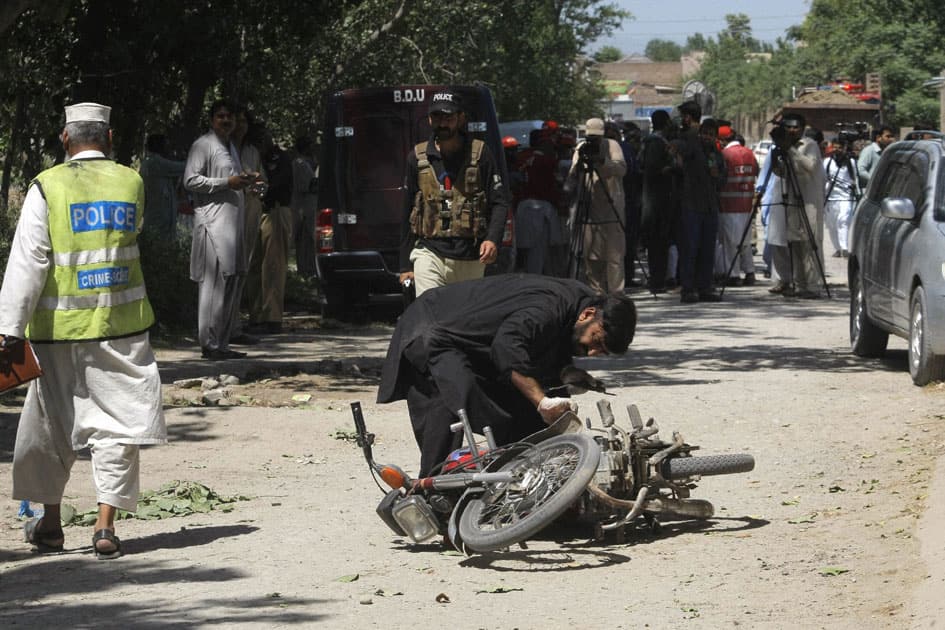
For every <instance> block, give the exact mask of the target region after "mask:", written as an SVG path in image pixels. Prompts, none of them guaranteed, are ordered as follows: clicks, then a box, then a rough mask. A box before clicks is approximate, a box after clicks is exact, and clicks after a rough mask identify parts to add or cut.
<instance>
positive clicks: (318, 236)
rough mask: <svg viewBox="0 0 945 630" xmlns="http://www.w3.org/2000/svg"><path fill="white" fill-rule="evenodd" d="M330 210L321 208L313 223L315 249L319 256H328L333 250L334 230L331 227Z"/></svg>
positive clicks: (331, 211)
mask: <svg viewBox="0 0 945 630" xmlns="http://www.w3.org/2000/svg"><path fill="white" fill-rule="evenodd" d="M334 212H335V211H334V210H332V209H331V208H322V209H321V210H320V211H319V212H318V219H317V220H316V221H315V247H316V249H317V250H318V253H319V254H330V253H331V252H333V251H334V250H335V229H334V228H333V227H332V225H331V218H332V215H333V214H334Z"/></svg>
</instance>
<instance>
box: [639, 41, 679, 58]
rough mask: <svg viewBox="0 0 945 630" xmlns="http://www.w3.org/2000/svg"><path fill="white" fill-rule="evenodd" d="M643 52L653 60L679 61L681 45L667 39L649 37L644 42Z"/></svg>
mask: <svg viewBox="0 0 945 630" xmlns="http://www.w3.org/2000/svg"><path fill="white" fill-rule="evenodd" d="M644 54H646V56H647V57H648V58H650V59H651V60H653V61H679V60H680V58H682V46H680V45H679V44H677V43H676V42H673V41H670V40H668V39H651V40H650V41H648V42H647V43H646V49H645V52H644Z"/></svg>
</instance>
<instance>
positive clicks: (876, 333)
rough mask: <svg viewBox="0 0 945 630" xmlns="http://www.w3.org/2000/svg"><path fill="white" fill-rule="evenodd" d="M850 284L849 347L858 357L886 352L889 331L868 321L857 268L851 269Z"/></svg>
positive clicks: (880, 354)
mask: <svg viewBox="0 0 945 630" xmlns="http://www.w3.org/2000/svg"><path fill="white" fill-rule="evenodd" d="M848 281H849V284H850V348H851V349H852V350H853V354H855V355H857V356H859V357H879V356H882V355H883V353H884V352H886V345H887V344H888V343H889V333H887V332H886V331H884V330H881V329H880V328H879V327H878V326H876V324H874V323H873V322H871V321H870V318H869V316H867V314H866V298H865V296H864V295H863V281H862V278H860V272H859V270H857V269H851V270H850V274H849V278H848Z"/></svg>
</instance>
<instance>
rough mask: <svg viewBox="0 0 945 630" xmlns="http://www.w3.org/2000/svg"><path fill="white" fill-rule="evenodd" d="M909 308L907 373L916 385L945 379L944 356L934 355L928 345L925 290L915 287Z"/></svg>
mask: <svg viewBox="0 0 945 630" xmlns="http://www.w3.org/2000/svg"><path fill="white" fill-rule="evenodd" d="M911 303H912V308H910V309H909V374H910V375H911V376H912V382H913V383H915V384H916V385H926V384H928V382H929V381H941V380H945V356H942V355H936V354H935V353H933V352H932V350H931V348H930V347H929V335H928V332H929V331H928V315H927V312H926V307H925V303H926V302H925V290H924V289H923V288H922V287H916V289H915V292H913V294H912V302H911Z"/></svg>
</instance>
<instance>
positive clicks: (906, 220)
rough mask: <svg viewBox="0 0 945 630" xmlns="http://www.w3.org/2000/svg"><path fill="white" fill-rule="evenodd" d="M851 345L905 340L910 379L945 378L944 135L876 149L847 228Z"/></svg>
mask: <svg viewBox="0 0 945 630" xmlns="http://www.w3.org/2000/svg"><path fill="white" fill-rule="evenodd" d="M850 243H851V245H850V259H849V263H848V267H847V277H848V280H849V286H850V345H851V347H852V349H853V352H854V353H855V354H857V355H858V356H861V357H877V356H880V355H882V354H883V353H884V352H885V351H886V344H887V341H888V338H889V334H890V333H892V334H894V335H898V336H900V337H905V338H906V339H908V340H909V373H910V374H911V375H912V381H913V382H914V383H915V384H916V385H925V384H926V383H928V382H929V381H932V380H945V140H943V139H942V138H936V139H932V140H918V141H905V142H897V143H895V144H892V145H890V146H889V147H887V148H886V150H885V151H883V155H882V158H881V159H880V162H879V165H878V166H877V168H876V171H875V172H874V174H873V176H872V177H871V178H870V183H869V187H868V189H867V191H866V194H865V195H864V196H863V199H862V200H861V201H860V203H859V205H858V206H857V208H856V212H855V214H854V216H853V221H852V225H851V228H850Z"/></svg>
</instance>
